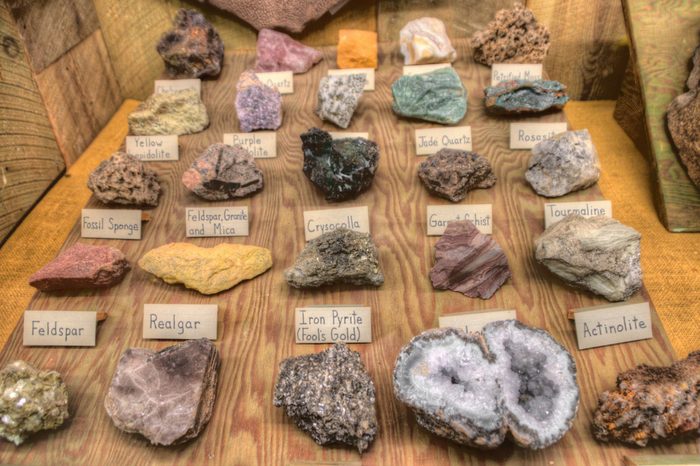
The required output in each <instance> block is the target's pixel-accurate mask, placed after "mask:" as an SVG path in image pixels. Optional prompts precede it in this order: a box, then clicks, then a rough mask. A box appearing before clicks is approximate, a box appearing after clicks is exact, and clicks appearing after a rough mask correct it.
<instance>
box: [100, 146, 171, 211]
mask: <svg viewBox="0 0 700 466" xmlns="http://www.w3.org/2000/svg"><path fill="white" fill-rule="evenodd" d="M87 185H88V188H90V190H91V191H92V192H93V194H94V195H95V197H96V198H97V199H98V200H99V201H100V202H103V203H105V204H122V205H133V206H150V207H155V206H157V205H158V196H159V195H160V183H158V175H156V172H154V171H153V170H151V169H150V168H147V167H146V165H145V164H144V163H143V162H141V161H140V160H139V159H137V158H136V157H134V156H132V155H129V154H126V153H124V152H115V153H114V154H112V156H111V157H110V158H109V159H107V160H103V161H102V162H100V164H99V165H98V166H97V168H95V169H94V170H93V171H92V173H90V176H89V177H88V183H87Z"/></svg>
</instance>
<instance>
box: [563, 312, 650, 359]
mask: <svg viewBox="0 0 700 466" xmlns="http://www.w3.org/2000/svg"><path fill="white" fill-rule="evenodd" d="M574 320H575V321H576V337H577V339H578V348H579V349H587V348H595V347H597V346H606V345H614V344H617V343H625V342H628V341H636V340H645V339H648V338H652V337H653V335H652V330H651V310H650V309H649V303H646V302H645V303H634V304H621V305H620V304H613V305H606V306H599V307H590V308H583V309H577V310H575V311H574Z"/></svg>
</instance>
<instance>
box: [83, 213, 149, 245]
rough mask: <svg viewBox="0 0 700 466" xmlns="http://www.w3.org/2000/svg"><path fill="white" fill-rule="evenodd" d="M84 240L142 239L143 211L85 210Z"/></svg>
mask: <svg viewBox="0 0 700 466" xmlns="http://www.w3.org/2000/svg"><path fill="white" fill-rule="evenodd" d="M80 236H81V237H82V238H105V239H141V211H140V210H127V209H83V211H82V215H81V217H80Z"/></svg>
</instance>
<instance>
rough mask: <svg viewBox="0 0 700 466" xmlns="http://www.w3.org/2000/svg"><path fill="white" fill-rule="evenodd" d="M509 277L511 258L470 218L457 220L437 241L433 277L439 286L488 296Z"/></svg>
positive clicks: (474, 296) (434, 283)
mask: <svg viewBox="0 0 700 466" xmlns="http://www.w3.org/2000/svg"><path fill="white" fill-rule="evenodd" d="M508 278H510V269H509V268H508V259H506V255H505V254H504V253H503V250H502V249H501V247H500V246H499V245H498V243H497V242H496V240H494V239H493V238H492V237H491V236H490V235H485V234H482V233H479V230H478V229H477V228H476V226H474V224H473V223H472V222H471V221H469V220H454V221H452V222H449V223H448V224H447V228H445V233H443V235H442V236H441V237H440V239H439V240H438V242H437V243H436V244H435V265H433V268H432V269H431V270H430V281H431V282H432V283H433V287H434V288H437V289H438V290H452V291H457V292H459V293H462V294H464V295H465V296H469V297H470V298H482V299H489V298H490V297H491V296H493V294H494V293H495V292H496V290H498V289H499V288H500V287H501V285H503V284H504V283H505V282H506V280H508Z"/></svg>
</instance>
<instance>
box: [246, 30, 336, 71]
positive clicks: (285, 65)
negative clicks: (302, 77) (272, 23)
mask: <svg viewBox="0 0 700 466" xmlns="http://www.w3.org/2000/svg"><path fill="white" fill-rule="evenodd" d="M322 58H323V54H322V53H321V52H320V51H319V50H316V49H314V48H312V47H307V46H306V45H304V44H302V43H301V42H298V41H296V40H294V39H292V38H291V37H289V36H288V35H287V34H285V33H283V32H278V31H273V30H272V29H261V30H260V32H259V33H258V43H257V57H256V59H255V71H259V72H260V71H262V72H267V71H287V70H289V71H292V72H294V73H306V72H307V71H309V69H310V68H311V67H312V66H314V65H315V64H316V63H318V62H320V61H321V59H322Z"/></svg>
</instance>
